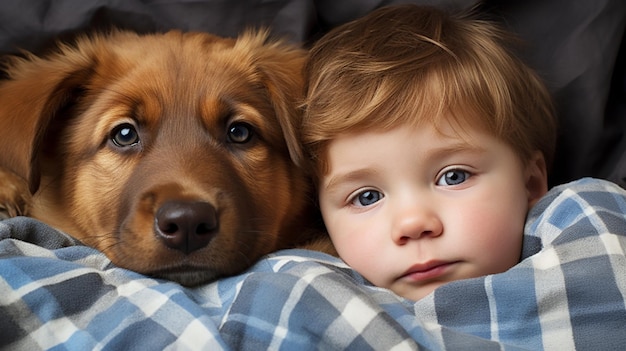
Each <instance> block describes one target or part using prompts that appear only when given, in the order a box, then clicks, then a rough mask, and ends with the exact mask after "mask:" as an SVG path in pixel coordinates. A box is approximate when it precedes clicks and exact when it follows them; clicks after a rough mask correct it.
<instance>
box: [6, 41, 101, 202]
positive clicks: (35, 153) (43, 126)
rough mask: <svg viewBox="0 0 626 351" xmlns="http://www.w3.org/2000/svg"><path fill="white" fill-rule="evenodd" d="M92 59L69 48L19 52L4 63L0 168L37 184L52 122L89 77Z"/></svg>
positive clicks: (31, 184)
mask: <svg viewBox="0 0 626 351" xmlns="http://www.w3.org/2000/svg"><path fill="white" fill-rule="evenodd" d="M90 57H93V56H91V55H89V54H88V53H87V52H85V51H79V50H74V49H71V48H69V47H64V48H62V49H61V50H60V51H59V52H57V53H54V54H51V55H50V56H47V57H45V58H40V57H36V56H34V55H31V54H25V56H24V57H12V58H9V59H7V65H6V73H7V76H8V79H7V80H5V81H2V82H1V83H0V167H3V168H5V169H8V170H10V171H12V172H13V173H15V174H16V175H17V176H18V177H20V178H23V179H24V180H26V181H27V183H28V185H29V189H30V191H31V192H32V193H35V192H36V191H37V189H38V188H39V183H40V166H39V157H40V151H41V148H42V147H43V145H42V142H43V140H44V138H45V136H46V133H47V132H48V130H49V128H50V125H51V124H52V120H53V119H54V118H55V117H57V115H58V114H59V112H60V111H62V110H63V108H64V106H67V104H69V103H70V102H71V101H72V100H73V99H74V98H75V95H76V94H77V93H78V91H79V90H80V87H81V85H82V84H84V82H85V76H86V75H89V74H90V72H91V70H92V67H93V60H92V59H91V58H90Z"/></svg>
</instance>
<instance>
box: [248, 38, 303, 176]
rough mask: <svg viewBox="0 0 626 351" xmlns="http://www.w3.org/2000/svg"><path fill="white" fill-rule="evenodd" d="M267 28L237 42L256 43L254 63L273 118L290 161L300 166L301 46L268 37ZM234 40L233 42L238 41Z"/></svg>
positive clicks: (301, 157) (301, 156) (301, 159)
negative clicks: (280, 131)
mask: <svg viewBox="0 0 626 351" xmlns="http://www.w3.org/2000/svg"><path fill="white" fill-rule="evenodd" d="M268 36H269V32H268V31H267V30H258V31H249V32H246V33H244V34H243V35H242V37H241V38H240V39H239V41H238V43H237V44H240V43H242V42H243V43H246V45H250V44H251V45H252V46H256V50H255V64H256V65H257V67H258V69H260V71H261V74H262V75H263V77H264V78H265V79H264V82H265V85H266V88H267V91H268V93H269V95H270V100H271V102H272V105H273V108H274V111H276V118H277V119H278V122H279V123H280V126H281V128H282V130H283V135H284V137H285V141H286V143H287V148H288V149H289V155H290V157H291V159H292V160H293V162H294V163H295V164H296V165H298V166H301V165H302V161H303V157H304V153H303V151H302V148H301V146H300V143H299V142H298V140H299V135H298V133H299V125H300V122H301V116H302V111H301V109H300V107H299V106H300V105H301V103H302V100H303V92H304V80H303V73H302V69H303V65H304V60H305V57H306V52H305V50H304V49H302V48H300V47H298V46H296V45H295V44H289V43H287V42H286V41H282V40H271V39H268ZM237 44H236V45H237Z"/></svg>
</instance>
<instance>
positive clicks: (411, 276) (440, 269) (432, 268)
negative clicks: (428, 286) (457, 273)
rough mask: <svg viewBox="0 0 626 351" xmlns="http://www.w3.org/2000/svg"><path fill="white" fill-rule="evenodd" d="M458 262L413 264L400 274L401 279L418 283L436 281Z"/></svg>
mask: <svg viewBox="0 0 626 351" xmlns="http://www.w3.org/2000/svg"><path fill="white" fill-rule="evenodd" d="M456 263H458V261H428V262H425V263H420V264H415V265H413V266H411V268H409V269H407V270H406V272H404V274H402V276H401V279H408V280H411V281H415V282H419V281H425V280H432V279H436V278H438V277H440V276H442V275H444V274H446V273H447V272H448V271H449V270H450V269H451V267H452V266H453V265H454V264H456Z"/></svg>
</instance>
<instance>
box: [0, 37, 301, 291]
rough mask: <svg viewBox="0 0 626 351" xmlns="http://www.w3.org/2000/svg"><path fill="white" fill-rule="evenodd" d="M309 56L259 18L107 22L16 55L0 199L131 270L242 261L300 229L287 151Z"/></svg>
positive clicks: (7, 91)
mask: <svg viewBox="0 0 626 351" xmlns="http://www.w3.org/2000/svg"><path fill="white" fill-rule="evenodd" d="M303 59H304V53H303V51H301V50H300V49H298V48H295V47H292V46H290V45H288V44H285V43H283V42H279V41H271V40H269V39H268V35H267V33H266V32H264V31H259V32H249V33H246V34H242V35H241V36H240V37H239V38H237V39H226V38H221V37H217V36H213V35H210V34H205V33H182V32H177V31H173V32H169V33H166V34H154V35H143V36H140V35H137V34H134V33H129V32H115V33H112V34H110V35H96V36H92V37H83V38H81V39H79V40H78V41H77V42H76V43H75V45H71V46H67V45H62V46H61V48H60V49H59V50H58V52H56V53H54V54H51V55H48V56H45V57H44V58H39V57H35V56H30V55H28V56H27V57H26V58H22V59H19V58H14V59H12V60H11V61H10V63H9V65H8V70H7V72H8V75H9V78H10V79H9V80H7V81H5V82H3V83H2V84H1V85H0V167H2V168H4V170H5V171H4V172H2V174H0V203H4V206H5V208H6V210H7V211H8V212H10V213H11V214H12V215H17V214H27V215H29V216H32V217H35V218H37V219H40V220H42V221H44V222H46V223H48V224H50V225H52V226H54V227H56V228H59V229H61V230H63V231H65V232H66V233H68V234H70V235H72V236H74V237H76V238H78V239H79V240H81V241H82V242H83V243H84V244H86V245H89V246H93V247H95V248H97V249H99V250H101V251H103V252H104V253H105V254H106V255H107V256H108V257H109V258H110V259H111V261H112V262H113V263H115V264H116V265H118V266H121V267H125V268H128V269H132V270H135V271H138V272H142V273H145V274H150V275H155V276H159V277H164V278H168V279H172V280H175V281H178V282H180V283H182V284H185V285H194V284H198V283H201V282H206V281H209V280H212V279H216V278H217V277H220V276H224V275H231V274H236V273H238V272H241V271H242V270H244V269H245V268H247V267H249V266H250V265H251V264H252V263H254V262H255V261H256V260H257V259H258V258H260V257H261V256H262V255H264V254H267V253H269V252H271V251H274V250H276V249H279V248H284V247H289V246H292V245H295V244H297V243H300V242H302V241H303V240H305V239H307V238H305V237H303V233H304V232H305V231H303V230H302V227H301V226H302V225H303V224H304V223H305V218H304V217H305V214H306V212H307V210H308V209H307V206H308V203H309V200H310V193H309V190H310V189H309V182H308V181H307V178H306V177H305V176H304V174H303V173H302V172H301V171H300V170H299V169H298V168H297V167H296V166H295V164H294V162H293V161H292V160H293V159H296V158H297V157H301V155H300V154H299V152H300V151H299V149H298V147H297V142H296V139H295V138H296V130H294V125H296V123H297V121H296V120H295V118H297V116H298V111H297V108H296V107H297V104H298V101H299V100H300V98H301V94H302V81H301V79H302V78H301V72H300V69H301V65H302V63H303ZM7 170H8V171H10V172H11V173H8V172H7ZM30 194H33V196H32V198H30V196H29V195H30Z"/></svg>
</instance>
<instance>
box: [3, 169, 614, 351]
mask: <svg viewBox="0 0 626 351" xmlns="http://www.w3.org/2000/svg"><path fill="white" fill-rule="evenodd" d="M625 248H626V192H624V190H622V189H621V188H619V187H617V186H616V185H613V184H611V183H607V182H604V181H600V180H595V179H589V178H586V179H582V180H580V181H577V182H574V183H570V184H567V185H563V186H560V187H557V188H554V189H552V190H551V191H550V192H549V193H548V194H547V195H546V196H545V198H543V199H542V200H541V201H540V202H539V203H538V204H537V205H536V206H535V207H534V208H533V210H532V211H531V213H530V214H529V219H528V222H527V226H526V231H525V237H524V252H523V259H522V261H521V262H520V263H519V264H518V265H517V266H515V267H513V268H512V269H510V270H509V271H507V272H504V273H501V274H495V275H490V276H486V277H481V278H474V279H468V280H462V281H457V282H452V283H449V284H447V285H444V286H442V287H440V288H439V289H437V290H436V291H435V292H434V293H432V294H430V295H429V296H427V297H426V298H424V299H422V300H420V301H417V302H414V301H409V300H405V299H402V298H400V297H398V296H396V295H394V294H393V293H391V292H390V291H388V290H385V289H381V288H376V287H373V286H371V284H369V283H368V282H366V281H365V280H364V279H363V278H362V277H361V276H359V275H358V274H357V273H355V272H354V271H352V270H351V269H350V268H349V267H347V266H346V265H344V264H343V263H342V262H341V261H340V260H338V259H336V258H333V257H330V256H327V255H324V254H321V253H317V252H312V251H305V250H285V251H280V252H277V253H275V254H272V255H270V256H267V257H266V258H264V259H262V260H261V261H259V262H258V263H257V264H256V265H255V266H253V267H252V268H250V269H249V270H248V271H246V272H245V273H243V274H241V275H237V276H234V277H230V278H225V279H221V280H219V281H217V282H214V283H211V284H207V285H203V286H200V287H197V288H193V289H190V288H184V287H181V286H180V285H178V284H175V283H172V282H168V281H164V280H157V279H152V278H149V277H146V276H142V275H140V274H137V273H134V272H131V271H128V270H124V269H120V268H118V267H115V266H113V265H112V264H111V263H110V261H109V260H108V259H107V258H106V257H105V256H104V255H102V254H101V253H99V252H97V251H95V250H93V249H91V248H88V247H85V246H81V245H77V243H76V242H75V241H74V240H72V239H71V238H69V237H67V236H65V235H64V234H62V233H59V232H57V231H55V230H53V229H51V228H50V227H47V226H46V225H44V224H42V223H40V222H37V221H34V220H32V219H28V218H15V219H10V220H5V221H3V222H0V347H7V348H10V349H23V350H38V349H55V350H87V349H89V350H99V349H115V350H156V349H159V350H162V349H165V350H173V349H176V350H220V349H238V350H265V349H270V350H299V351H303V350H313V349H324V350H332V349H349V350H368V349H375V350H468V349H480V350H519V349H528V350H542V349H547V350H556V349H559V350H573V349H579V350H616V349H620V348H622V347H624V345H626V307H625V301H626V258H625V254H624V250H625Z"/></svg>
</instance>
